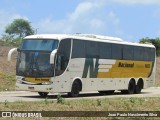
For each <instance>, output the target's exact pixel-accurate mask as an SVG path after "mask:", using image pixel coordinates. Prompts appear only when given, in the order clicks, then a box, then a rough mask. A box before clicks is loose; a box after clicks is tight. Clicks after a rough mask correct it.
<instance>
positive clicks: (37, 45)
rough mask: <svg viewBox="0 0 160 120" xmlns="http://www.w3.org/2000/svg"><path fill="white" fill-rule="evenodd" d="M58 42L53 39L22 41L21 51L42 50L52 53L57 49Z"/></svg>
mask: <svg viewBox="0 0 160 120" xmlns="http://www.w3.org/2000/svg"><path fill="white" fill-rule="evenodd" d="M57 45H58V40H53V39H33V40H28V39H27V40H23V42H22V46H21V50H44V51H52V50H54V49H56V48H57Z"/></svg>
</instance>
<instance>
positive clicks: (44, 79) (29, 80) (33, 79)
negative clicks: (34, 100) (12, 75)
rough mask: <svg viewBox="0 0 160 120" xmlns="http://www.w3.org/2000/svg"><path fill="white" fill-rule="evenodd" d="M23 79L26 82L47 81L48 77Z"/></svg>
mask: <svg viewBox="0 0 160 120" xmlns="http://www.w3.org/2000/svg"><path fill="white" fill-rule="evenodd" d="M25 80H26V81H27V82H31V83H37V84H38V83H43V82H48V81H49V78H30V77H26V78H25Z"/></svg>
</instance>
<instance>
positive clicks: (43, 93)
mask: <svg viewBox="0 0 160 120" xmlns="http://www.w3.org/2000/svg"><path fill="white" fill-rule="evenodd" d="M38 94H39V95H40V96H41V97H42V98H46V97H47V96H48V92H38Z"/></svg>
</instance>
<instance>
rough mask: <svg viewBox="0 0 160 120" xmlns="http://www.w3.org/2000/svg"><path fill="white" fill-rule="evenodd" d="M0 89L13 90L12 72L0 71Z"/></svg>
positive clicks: (13, 77)
mask: <svg viewBox="0 0 160 120" xmlns="http://www.w3.org/2000/svg"><path fill="white" fill-rule="evenodd" d="M0 81H1V85H0V91H12V90H15V82H16V80H15V74H13V73H1V72H0Z"/></svg>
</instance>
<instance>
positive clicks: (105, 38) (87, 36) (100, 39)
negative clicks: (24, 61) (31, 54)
mask: <svg viewBox="0 0 160 120" xmlns="http://www.w3.org/2000/svg"><path fill="white" fill-rule="evenodd" d="M66 38H73V39H81V40H89V41H98V42H107V43H115V44H124V45H134V46H143V47H152V48H155V46H154V45H152V44H151V43H145V44H142V43H134V42H127V41H123V40H122V39H121V38H117V37H110V36H102V35H95V34H37V35H30V36H26V37H25V38H24V39H58V40H62V39H66Z"/></svg>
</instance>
